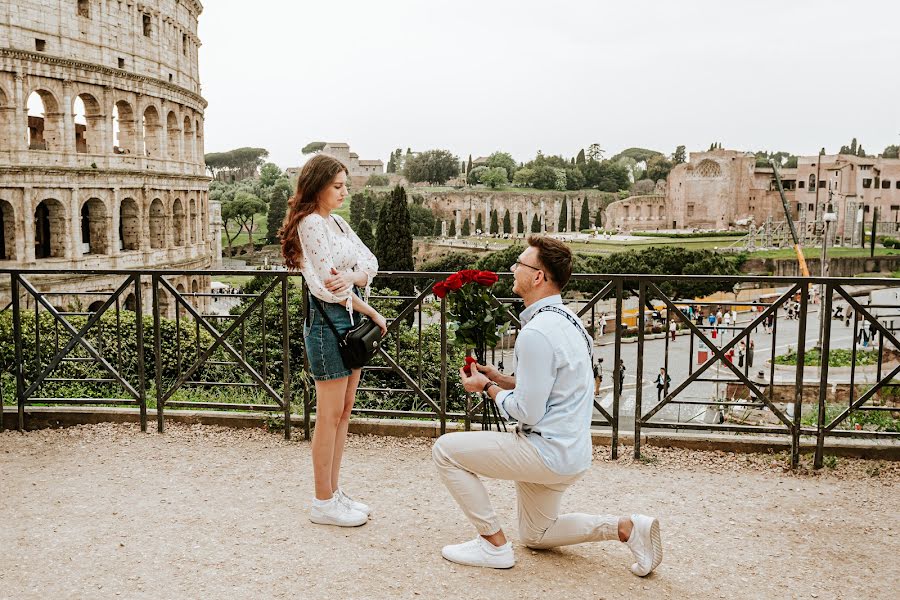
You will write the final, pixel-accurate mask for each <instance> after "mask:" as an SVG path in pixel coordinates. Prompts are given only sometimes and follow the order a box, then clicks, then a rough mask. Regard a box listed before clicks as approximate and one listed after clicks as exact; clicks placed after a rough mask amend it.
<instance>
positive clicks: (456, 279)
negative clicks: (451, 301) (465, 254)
mask: <svg viewBox="0 0 900 600" xmlns="http://www.w3.org/2000/svg"><path fill="white" fill-rule="evenodd" d="M444 283H445V284H446V285H447V289H449V290H451V291H454V290H458V289H460V288H461V287H462V286H463V285H465V283H466V282H465V281H463V278H462V276H460V274H459V273H454V274H453V275H451V276H450V277H448V278H447V279H446V281H444Z"/></svg>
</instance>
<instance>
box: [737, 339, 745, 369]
mask: <svg viewBox="0 0 900 600" xmlns="http://www.w3.org/2000/svg"><path fill="white" fill-rule="evenodd" d="M746 355H747V344H746V342H744V340H741V343H740V344H738V366H739V367H743V366H744V357H745V356H746Z"/></svg>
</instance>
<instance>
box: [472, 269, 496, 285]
mask: <svg viewBox="0 0 900 600" xmlns="http://www.w3.org/2000/svg"><path fill="white" fill-rule="evenodd" d="M498 279H500V278H499V277H497V274H496V273H494V272H493V271H478V273H476V274H475V283H478V284H480V285H483V286H486V287H490V286H492V285H494V284H495V283H497V280H498Z"/></svg>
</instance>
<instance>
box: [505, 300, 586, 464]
mask: <svg viewBox="0 0 900 600" xmlns="http://www.w3.org/2000/svg"><path fill="white" fill-rule="evenodd" d="M545 306H556V307H558V308H560V309H562V310H564V311H566V312H568V313H569V314H570V315H572V317H573V318H574V320H575V321H576V323H572V322H571V321H569V319H567V318H566V317H565V316H564V315H561V314H558V313H556V312H553V311H544V312H542V313H541V314H539V315H536V313H537V312H538V311H539V310H540V309H542V308H544V307H545ZM521 321H522V329H521V331H520V332H519V335H518V337H517V338H516V348H515V356H516V387H515V389H513V390H506V391H502V392H500V393H498V394H497V397H496V399H495V402H496V403H497V406H498V407H499V409H500V413H501V414H502V415H503V416H504V417H506V418H507V419H509V418H512V419H515V420H516V421H518V422H519V423H520V426H521V428H522V430H523V432H524V433H525V435H526V436H527V437H528V440H529V441H530V442H531V443H533V444H534V445H535V447H536V448H537V449H538V452H540V455H541V458H543V459H544V462H545V463H546V464H547V466H548V467H549V468H550V469H551V470H552V471H554V472H556V473H559V474H560V475H574V474H575V473H580V472H582V471H584V470H586V469H587V468H588V467H590V466H591V416H592V414H593V410H594V406H593V400H594V375H593V371H592V364H591V361H592V356H591V353H590V352H589V350H588V344H587V343H586V342H585V336H587V332H586V331H585V330H584V327H583V325H581V320H580V319H579V318H578V317H577V316H576V315H575V313H573V312H572V311H570V310H569V309H568V308H566V307H565V306H564V305H563V302H562V297H561V296H560V295H558V294H557V295H555V296H548V297H546V298H542V299H540V300H538V301H537V302H535V303H534V304H532V305H531V306H529V307H528V308H526V309H525V310H524V311H522V314H521ZM588 339H590V338H588Z"/></svg>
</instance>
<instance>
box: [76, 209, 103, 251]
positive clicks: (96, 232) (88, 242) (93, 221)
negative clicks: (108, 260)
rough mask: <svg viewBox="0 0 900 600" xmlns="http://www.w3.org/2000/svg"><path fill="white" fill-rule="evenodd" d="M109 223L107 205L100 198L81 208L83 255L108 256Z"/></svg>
mask: <svg viewBox="0 0 900 600" xmlns="http://www.w3.org/2000/svg"><path fill="white" fill-rule="evenodd" d="M108 223H109V219H108V217H107V212H106V205H105V204H104V203H103V201H102V200H100V199H99V198H91V199H89V200H88V201H87V202H85V203H84V204H83V205H82V206H81V244H82V246H81V252H82V254H108V253H109V243H108V241H107V240H108V231H109V228H108Z"/></svg>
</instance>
